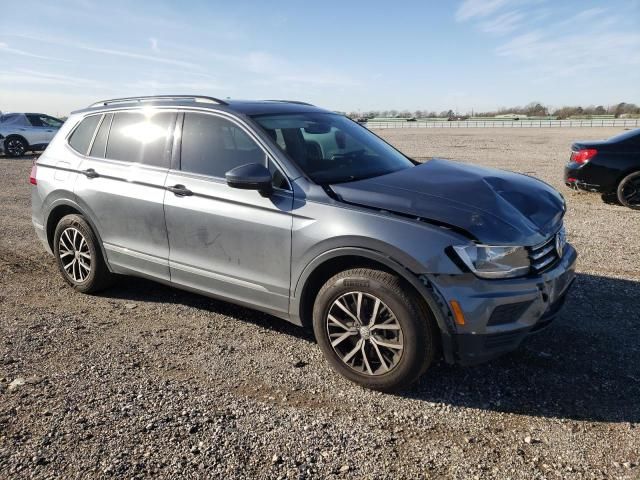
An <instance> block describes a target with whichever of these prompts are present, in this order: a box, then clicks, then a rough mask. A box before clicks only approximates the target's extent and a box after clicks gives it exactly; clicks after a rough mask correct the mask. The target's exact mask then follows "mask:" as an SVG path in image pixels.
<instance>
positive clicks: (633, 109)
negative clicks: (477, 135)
mask: <svg viewBox="0 0 640 480" xmlns="http://www.w3.org/2000/svg"><path fill="white" fill-rule="evenodd" d="M506 114H517V115H526V116H527V117H546V116H553V117H557V118H559V119H564V118H569V117H572V116H590V115H615V117H616V118H618V117H620V116H635V115H640V107H638V105H636V104H635V103H625V102H621V103H618V104H617V105H607V106H606V107H605V106H603V105H589V106H586V107H582V106H565V107H560V108H555V109H550V108H549V107H546V106H545V105H543V104H542V103H540V102H531V103H529V104H527V105H525V106H523V107H521V106H518V107H510V108H499V109H498V110H492V111H486V112H483V111H480V112H476V111H473V112H467V113H465V114H458V113H456V112H455V111H454V110H453V109H449V110H443V111H441V112H436V111H433V110H415V111H413V112H411V111H409V110H369V111H365V112H349V113H348V116H349V117H351V118H361V119H363V118H367V119H371V118H449V119H454V118H455V119H458V118H460V119H464V118H468V117H471V116H474V117H494V116H496V115H506Z"/></svg>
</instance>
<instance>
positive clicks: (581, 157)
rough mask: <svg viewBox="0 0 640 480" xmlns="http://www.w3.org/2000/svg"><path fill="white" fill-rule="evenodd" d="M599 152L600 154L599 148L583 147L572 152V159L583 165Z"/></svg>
mask: <svg viewBox="0 0 640 480" xmlns="http://www.w3.org/2000/svg"><path fill="white" fill-rule="evenodd" d="M597 154H598V150H596V149H595V148H581V149H580V150H578V151H576V152H571V161H572V162H573V163H577V164H579V165H582V164H584V163H587V162H588V161H589V160H591V159H592V158H593V157H595V156H596V155H597Z"/></svg>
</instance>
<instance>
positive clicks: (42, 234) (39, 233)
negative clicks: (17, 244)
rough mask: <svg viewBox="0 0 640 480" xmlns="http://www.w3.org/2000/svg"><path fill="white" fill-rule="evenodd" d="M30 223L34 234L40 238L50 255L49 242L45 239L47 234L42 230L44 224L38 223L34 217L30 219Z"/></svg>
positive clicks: (51, 253)
mask: <svg viewBox="0 0 640 480" xmlns="http://www.w3.org/2000/svg"><path fill="white" fill-rule="evenodd" d="M31 223H32V224H33V228H34V230H35V231H36V236H37V237H38V238H39V239H40V241H41V242H42V244H43V245H44V248H45V249H46V250H47V252H48V253H49V254H50V255H53V252H52V251H51V247H50V246H49V242H48V241H47V234H46V232H45V231H44V226H43V225H40V224H39V223H38V222H37V221H36V220H35V219H34V218H32V219H31Z"/></svg>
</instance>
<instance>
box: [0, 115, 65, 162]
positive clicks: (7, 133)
mask: <svg viewBox="0 0 640 480" xmlns="http://www.w3.org/2000/svg"><path fill="white" fill-rule="evenodd" d="M63 123H64V122H63V121H62V120H59V119H57V118H54V117H51V116H49V115H45V114H44V113H5V114H3V115H0V138H2V137H4V138H2V140H1V141H2V146H3V147H4V152H5V154H6V155H9V156H11V157H21V156H22V155H24V154H25V153H26V152H27V151H29V150H31V151H36V150H44V149H45V148H46V147H47V145H48V144H49V142H50V141H51V140H52V139H53V137H54V135H55V134H56V133H57V132H58V130H59V129H60V127H61V126H62V124H63ZM0 151H1V149H0Z"/></svg>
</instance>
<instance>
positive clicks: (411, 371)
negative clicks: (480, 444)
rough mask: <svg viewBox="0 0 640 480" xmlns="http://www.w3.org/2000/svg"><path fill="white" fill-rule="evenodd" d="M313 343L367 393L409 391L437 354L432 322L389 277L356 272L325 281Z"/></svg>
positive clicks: (316, 306)
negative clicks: (367, 391)
mask: <svg viewBox="0 0 640 480" xmlns="http://www.w3.org/2000/svg"><path fill="white" fill-rule="evenodd" d="M313 329H314V333H315V337H316V340H317V341H318V345H319V346H320V348H321V350H322V352H323V354H324V355H325V357H326V358H327V360H328V362H329V364H330V365H331V367H332V368H333V369H334V370H335V371H337V372H338V373H340V374H341V375H342V376H344V377H346V378H347V379H349V380H351V381H352V382H355V383H358V384H359V385H362V386H364V387H366V388H371V389H375V390H381V391H394V390H399V389H403V388H406V387H408V386H409V385H411V384H412V383H413V382H415V381H416V380H417V379H418V377H420V375H421V374H422V373H423V372H424V371H425V370H426V369H427V368H428V367H429V365H431V363H432V362H433V359H434V357H435V353H436V351H437V343H436V328H435V326H434V319H433V317H432V315H431V314H430V312H429V311H428V309H427V308H426V307H422V301H421V299H419V298H417V296H416V295H415V294H414V293H413V292H412V291H410V290H409V289H408V288H407V287H406V286H405V285H404V283H403V282H402V281H401V280H400V278H398V277H397V276H395V275H392V274H391V273H388V272H384V271H380V270H372V269H365V268H358V269H352V270H346V271H344V272H341V273H339V274H337V275H335V276H333V277H332V278H330V279H329V280H328V281H327V282H326V283H325V284H324V286H323V287H322V288H321V289H320V291H319V292H318V295H317V297H316V301H315V304H314V309H313Z"/></svg>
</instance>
